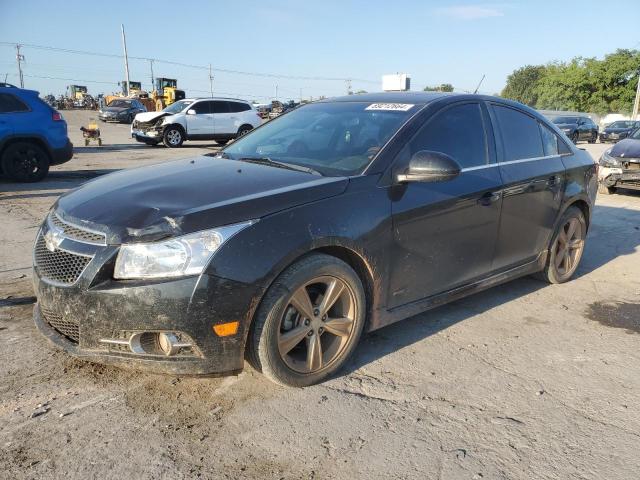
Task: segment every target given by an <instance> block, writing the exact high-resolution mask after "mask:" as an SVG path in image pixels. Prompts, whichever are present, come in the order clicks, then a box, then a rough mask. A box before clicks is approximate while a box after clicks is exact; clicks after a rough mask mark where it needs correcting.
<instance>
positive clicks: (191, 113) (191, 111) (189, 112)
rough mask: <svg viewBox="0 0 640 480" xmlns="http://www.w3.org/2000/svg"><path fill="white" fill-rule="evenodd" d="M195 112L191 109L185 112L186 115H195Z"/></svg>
mask: <svg viewBox="0 0 640 480" xmlns="http://www.w3.org/2000/svg"><path fill="white" fill-rule="evenodd" d="M195 114H196V111H195V110H194V109H193V108H190V109H189V110H187V115H195Z"/></svg>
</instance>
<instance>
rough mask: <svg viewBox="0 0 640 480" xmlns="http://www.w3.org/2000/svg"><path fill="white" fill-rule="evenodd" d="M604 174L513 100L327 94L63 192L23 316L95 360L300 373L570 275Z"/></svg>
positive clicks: (287, 380) (303, 379)
mask: <svg viewBox="0 0 640 480" xmlns="http://www.w3.org/2000/svg"><path fill="white" fill-rule="evenodd" d="M596 189H597V179H596V164H595V163H594V162H593V160H592V159H591V157H590V156H589V154H588V153H587V152H585V151H582V150H580V149H578V148H577V147H575V146H574V145H573V144H571V143H570V142H568V141H567V139H566V137H565V136H564V135H562V134H561V132H560V131H559V130H558V129H557V128H556V127H555V126H554V125H553V124H552V123H550V122H549V121H548V120H546V119H545V118H544V117H542V116H541V115H540V114H539V113H537V112H536V111H534V110H532V109H530V108H528V107H525V106H523V105H521V104H518V103H515V102H512V101H508V100H504V99H500V98H494V97H488V96H479V95H447V94H441V93H423V92H420V93H417V92H416V93H408V92H406V93H383V94H362V95H357V96H348V97H342V98H337V99H332V100H325V101H320V102H317V103H312V104H309V105H305V106H301V107H299V108H297V109H295V110H293V111H291V112H289V113H287V114H286V115H283V116H281V117H279V118H277V119H274V120H272V121H270V122H266V123H265V124H263V125H262V126H260V127H258V128H256V129H255V130H253V131H251V132H249V133H248V134H247V135H245V136H243V137H242V138H239V139H237V140H236V141H235V142H233V143H232V144H231V145H229V146H228V147H226V148H225V149H223V150H222V151H221V152H219V153H217V154H216V155H215V156H214V157H210V156H206V157H199V158H193V159H186V160H179V161H175V162H169V163H163V164H159V165H154V166H151V167H143V168H136V169H131V170H124V171H120V172H117V173H114V174H110V175H105V176H103V177H100V178H99V179H97V180H94V181H92V182H89V183H86V184H85V185H83V186H82V187H80V188H78V189H76V190H74V191H72V192H69V193H67V194H65V195H63V196H62V197H60V198H59V199H58V201H57V202H56V203H55V205H54V206H53V208H52V209H51V211H50V212H49V214H48V216H47V217H46V219H45V221H44V223H43V224H42V226H41V229H40V231H39V232H38V234H37V238H36V242H35V251H34V282H35V290H36V292H37V296H38V302H37V304H36V306H35V308H34V319H35V322H36V325H37V326H38V328H39V329H40V331H41V332H43V333H44V335H46V336H47V337H48V338H49V339H50V340H51V341H52V342H53V343H55V344H56V345H58V346H59V347H62V348H64V349H65V350H67V351H68V352H70V353H71V354H73V355H76V356H78V357H81V358H84V359H87V360H91V361H96V362H104V363H111V364H116V365H122V366H135V367H139V368H145V369H147V370H150V371H156V372H164V373H171V374H228V373H231V372H238V371H240V370H241V369H242V368H243V366H244V360H245V358H246V359H248V360H249V362H250V363H251V364H252V365H253V366H254V367H255V368H256V369H258V370H259V371H261V372H262V373H264V374H265V375H266V376H267V377H269V378H270V379H272V380H273V381H275V382H278V383H281V384H284V385H292V386H306V385H311V384H314V383H317V382H320V381H322V380H324V379H326V378H327V377H328V376H330V375H331V374H333V373H334V372H336V371H337V370H338V369H339V368H340V367H341V366H343V365H344V364H345V362H346V361H347V360H348V358H349V357H350V355H351V354H352V353H353V351H354V349H355V348H356V345H357V343H358V340H359V339H360V336H361V334H362V333H363V332H367V331H371V330H375V329H378V328H381V327H383V326H386V325H390V324H392V323H394V322H397V321H398V320H401V319H403V318H407V317H410V316H412V315H416V314H418V313H420V312H423V311H425V310H428V309H430V308H433V307H436V306H438V305H441V304H443V303H445V302H448V301H451V300H454V299H457V298H460V297H463V296H466V295H469V294H471V293H474V292H478V291H480V290H483V289H486V288H489V287H491V286H494V285H497V284H500V283H503V282H506V281H508V280H511V279H514V278H517V277H520V276H523V275H529V274H533V273H537V274H538V275H539V276H540V277H541V278H543V279H544V280H546V281H548V282H552V283H561V282H566V281H568V280H569V279H570V278H571V276H572V275H573V273H574V272H575V270H576V268H577V266H578V263H579V262H580V258H581V255H582V252H583V249H584V244H585V237H586V235H587V230H588V227H589V223H590V218H591V211H592V208H593V203H594V200H595V194H596ZM397 328H402V327H401V326H398V327H397Z"/></svg>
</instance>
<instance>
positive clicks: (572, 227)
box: [540, 207, 587, 283]
mask: <svg viewBox="0 0 640 480" xmlns="http://www.w3.org/2000/svg"><path fill="white" fill-rule="evenodd" d="M586 235H587V222H586V220H585V218H584V214H583V213H582V211H581V210H580V209H579V208H578V207H569V208H568V209H567V211H566V212H565V213H564V214H563V215H562V218H561V220H560V225H559V227H558V230H557V231H556V233H555V235H554V236H553V240H552V242H551V249H550V250H549V257H548V258H547V265H546V266H545V268H544V270H543V271H542V272H540V276H541V278H542V279H543V280H545V281H547V282H549V283H564V282H566V281H568V280H569V279H570V278H571V276H572V275H573V274H574V273H575V271H576V269H577V268H578V264H579V263H580V259H581V258H582V252H583V251H584V241H585V237H586Z"/></svg>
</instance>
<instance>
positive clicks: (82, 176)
mask: <svg viewBox="0 0 640 480" xmlns="http://www.w3.org/2000/svg"><path fill="white" fill-rule="evenodd" d="M65 116H66V117H67V119H68V120H69V122H70V132H71V136H72V140H73V141H74V143H75V144H76V145H81V137H80V135H79V133H80V132H79V131H78V128H79V126H80V124H82V123H84V122H85V121H86V117H88V114H87V113H86V112H68V113H66V114H65ZM103 138H104V139H105V142H106V143H107V144H108V145H107V146H105V147H103V148H102V149H99V148H96V147H79V148H77V150H76V152H77V153H76V155H75V157H74V159H73V160H72V161H71V162H69V163H68V164H66V165H63V166H60V167H56V168H54V169H53V171H52V174H51V175H50V176H49V177H48V179H47V180H46V181H44V182H42V183H40V184H37V185H19V184H12V183H7V182H3V181H0V225H1V227H0V242H1V244H2V248H1V249H0V347H1V348H0V477H2V478H12V479H13V478H50V477H56V478H61V477H65V478H67V479H70V480H71V479H85V478H161V477H162V478H165V477H166V478H197V477H203V478H233V479H235V478H261V479H262V478H276V479H278V478H367V479H372V478H443V479H507V478H509V479H514V478H517V479H532V478H543V479H568V478H579V479H604V478H606V479H631V478H638V471H639V470H640V460H639V459H638V454H637V452H638V449H639V448H640V413H638V409H637V399H638V398H639V397H640V376H639V375H638V374H637V372H638V371H639V370H640V353H638V352H639V349H638V341H639V338H640V337H639V336H638V333H639V332H640V275H639V274H638V272H639V271H640V251H639V249H638V246H639V245H640V195H638V194H634V193H625V194H620V195H613V196H609V197H600V198H599V199H598V204H597V208H596V211H595V213H594V217H593V224H592V226H591V230H590V232H589V237H588V241H587V249H586V252H585V257H584V259H583V262H582V265H581V267H580V269H579V271H578V274H577V278H576V279H575V280H574V281H572V282H570V283H568V284H565V285H558V286H548V285H545V284H543V283H540V282H538V281H536V280H534V279H530V278H524V279H521V280H517V281H515V282H512V283H509V284H507V285H503V286H500V287H497V288H494V289H492V290H489V291H486V292H484V293H481V294H478V295H475V296H472V297H468V298H467V299H464V300H462V301H458V302H455V303H453V304H450V305H448V306H445V307H442V308H439V309H437V310H434V311H431V312H429V313H427V314H423V315H419V316H416V317H414V318H412V319H409V320H407V321H405V322H402V323H399V324H396V325H393V326H390V327H388V328H385V329H383V330H381V331H378V332H375V333H374V334H371V335H368V336H367V337H366V338H364V340H363V342H362V345H361V346H360V348H359V349H358V351H357V354H356V355H355V358H354V359H353V361H352V362H351V363H350V365H349V366H348V368H347V369H346V370H345V371H344V372H343V373H342V375H341V376H339V377H337V378H335V379H333V380H331V381H329V382H327V383H325V384H323V385H319V386H316V387H312V388H307V389H304V390H293V389H285V388H280V387H276V386H274V385H272V384H271V383H269V382H268V381H266V380H264V379H263V378H261V376H260V375H258V374H256V373H255V372H254V371H252V370H251V368H250V367H248V366H247V368H246V370H245V372H244V373H242V374H241V375H239V376H237V377H227V378H222V379H210V378H181V379H176V378H172V377H165V376H153V375H146V374H140V373H135V372H130V371H122V370H118V369H115V368H109V367H103V366H99V365H92V364H88V363H82V362H79V361H76V360H73V359H72V358H70V357H69V356H68V355H66V354H65V353H62V352H59V351H57V350H55V349H54V348H53V347H51V346H50V345H49V344H48V343H47V341H46V340H45V339H44V338H43V337H42V336H41V335H39V334H38V333H37V332H36V329H35V327H34V325H33V322H32V320H31V309H32V305H31V303H32V301H33V298H32V296H33V290H32V287H31V284H30V263H31V259H30V255H31V245H32V242H33V237H34V235H35V233H36V229H37V225H38V224H39V222H40V221H41V219H42V218H43V217H44V215H45V214H46V211H47V210H48V208H49V207H50V206H51V204H52V203H53V202H54V201H55V199H56V197H57V196H58V195H60V194H61V193H63V192H64V191H66V190H68V189H69V188H74V187H75V186H77V185H80V184H81V183H82V182H84V181H86V180H87V179H89V178H92V177H94V176H95V175H98V174H101V173H103V172H105V171H110V170H113V169H118V168H129V167H134V166H138V165H144V164H149V163H154V162H160V161H165V160H169V159H172V158H179V157H184V156H190V155H194V154H200V153H203V152H209V151H212V150H215V143H213V142H211V143H201V142H200V143H198V144H192V145H193V146H189V147H188V148H183V149H178V150H169V149H166V148H162V147H146V146H141V145H135V144H134V142H132V141H131V139H129V138H128V126H125V125H107V126H105V127H104V129H103ZM581 146H582V145H581ZM584 146H585V147H586V148H588V149H589V150H590V151H591V152H592V155H594V156H599V155H600V153H601V152H602V150H603V149H604V146H602V145H586V144H585V145H584Z"/></svg>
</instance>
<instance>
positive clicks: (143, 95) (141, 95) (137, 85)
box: [104, 80, 156, 112]
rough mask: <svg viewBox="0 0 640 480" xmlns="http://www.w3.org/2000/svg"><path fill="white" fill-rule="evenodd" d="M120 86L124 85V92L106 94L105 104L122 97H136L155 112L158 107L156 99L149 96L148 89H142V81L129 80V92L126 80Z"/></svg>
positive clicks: (150, 110) (149, 110)
mask: <svg viewBox="0 0 640 480" xmlns="http://www.w3.org/2000/svg"><path fill="white" fill-rule="evenodd" d="M120 86H121V87H122V93H116V94H113V95H105V97H104V103H105V105H109V104H110V103H111V102H112V101H114V100H117V99H120V98H136V99H137V100H139V101H140V103H142V104H143V105H144V106H145V107H146V109H147V111H148V112H153V111H154V110H155V109H156V103H155V101H153V100H152V99H151V98H149V94H148V93H147V92H146V91H144V90H142V82H132V81H129V92H127V81H126V80H123V81H122V82H120Z"/></svg>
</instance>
